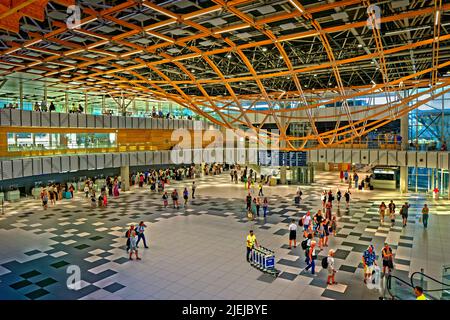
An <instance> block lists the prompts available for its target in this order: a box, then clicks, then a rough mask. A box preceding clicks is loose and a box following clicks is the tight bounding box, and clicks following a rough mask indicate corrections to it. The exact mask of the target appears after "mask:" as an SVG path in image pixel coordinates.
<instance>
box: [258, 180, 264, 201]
mask: <svg viewBox="0 0 450 320" xmlns="http://www.w3.org/2000/svg"><path fill="white" fill-rule="evenodd" d="M258 189H259V192H258V196H260V197H263V196H264V194H263V185H262V181H260V182H259V183H258Z"/></svg>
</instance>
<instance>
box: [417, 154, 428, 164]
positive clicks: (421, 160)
mask: <svg viewBox="0 0 450 320" xmlns="http://www.w3.org/2000/svg"><path fill="white" fill-rule="evenodd" d="M417 166H418V167H419V168H426V167H427V153H426V152H417Z"/></svg>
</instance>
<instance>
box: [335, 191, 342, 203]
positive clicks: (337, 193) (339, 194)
mask: <svg viewBox="0 0 450 320" xmlns="http://www.w3.org/2000/svg"><path fill="white" fill-rule="evenodd" d="M341 198H342V193H341V190H339V189H337V192H336V200H337V203H338V207H339V205H340V204H341Z"/></svg>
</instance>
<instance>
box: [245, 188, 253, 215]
mask: <svg viewBox="0 0 450 320" xmlns="http://www.w3.org/2000/svg"><path fill="white" fill-rule="evenodd" d="M245 203H246V205H247V207H246V208H247V211H252V195H251V194H250V192H249V193H248V195H247V197H246V198H245Z"/></svg>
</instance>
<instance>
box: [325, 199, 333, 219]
mask: <svg viewBox="0 0 450 320" xmlns="http://www.w3.org/2000/svg"><path fill="white" fill-rule="evenodd" d="M332 207H333V206H332V204H331V201H328V202H327V204H326V205H325V218H326V219H329V220H331V209H332Z"/></svg>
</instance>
